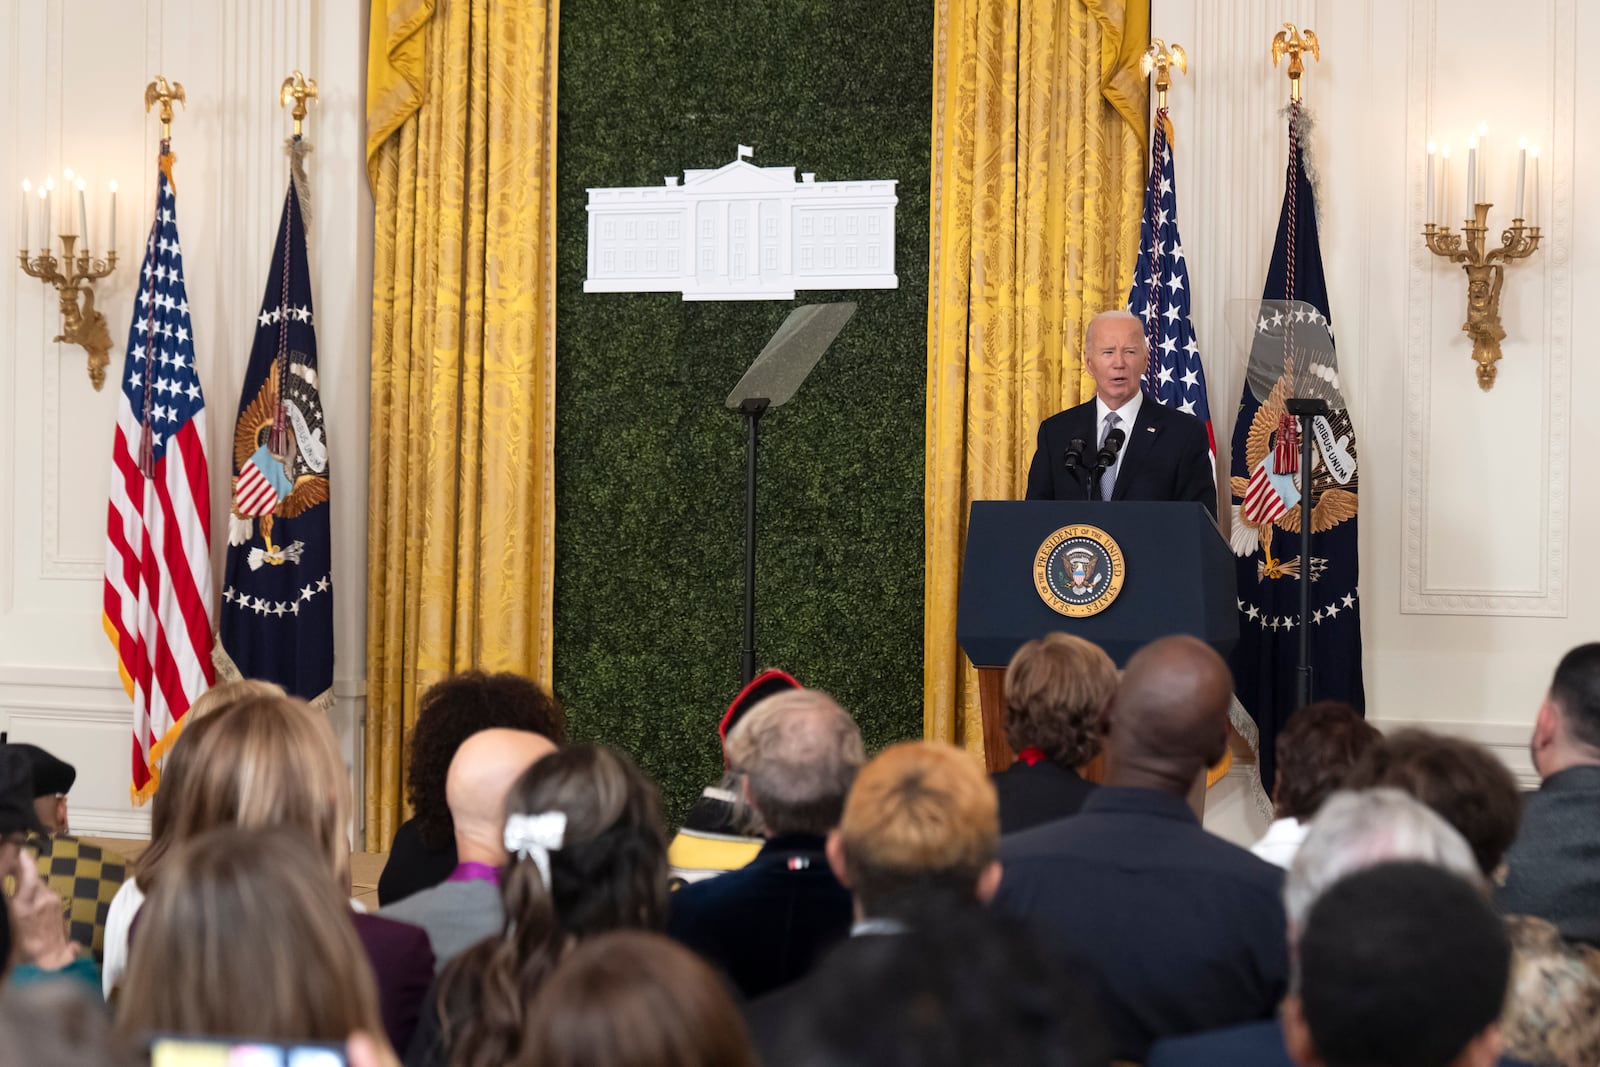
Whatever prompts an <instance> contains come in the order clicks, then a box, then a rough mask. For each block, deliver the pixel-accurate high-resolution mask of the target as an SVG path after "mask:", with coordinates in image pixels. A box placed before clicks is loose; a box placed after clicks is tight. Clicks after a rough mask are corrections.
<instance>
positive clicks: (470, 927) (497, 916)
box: [378, 879, 505, 974]
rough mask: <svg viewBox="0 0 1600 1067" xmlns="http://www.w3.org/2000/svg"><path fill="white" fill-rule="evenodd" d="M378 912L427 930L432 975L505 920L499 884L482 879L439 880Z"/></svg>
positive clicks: (494, 930)
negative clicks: (432, 966) (430, 945)
mask: <svg viewBox="0 0 1600 1067" xmlns="http://www.w3.org/2000/svg"><path fill="white" fill-rule="evenodd" d="M378 914H379V915H381V916H383V917H384V918H385V919H398V920H400V921H401V922H406V923H410V924H411V925H413V926H420V927H422V928H423V929H424V930H426V931H427V932H428V940H429V941H430V942H432V943H433V959H434V973H435V974H437V973H438V972H440V971H442V970H444V965H445V964H447V963H449V962H450V961H451V960H453V959H455V958H456V957H457V956H459V955H461V953H462V952H464V951H466V950H467V949H469V948H471V947H472V946H473V945H476V944H477V943H478V942H479V941H482V940H483V939H484V938H486V937H491V936H493V935H494V934H497V933H499V932H500V927H501V925H502V924H503V923H504V921H505V910H504V906H503V905H502V904H501V902H500V887H499V886H497V885H495V884H494V883H493V882H486V881H483V880H481V879H475V880H473V881H470V882H441V883H439V884H438V885H436V886H434V887H433V888H432V889H424V890H423V891H422V892H420V893H413V894H411V896H409V897H406V898H405V899H404V900H400V901H396V902H395V903H393V904H390V905H389V906H388V907H387V908H384V909H382V910H381V911H379V912H378Z"/></svg>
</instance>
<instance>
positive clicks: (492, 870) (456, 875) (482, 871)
mask: <svg viewBox="0 0 1600 1067" xmlns="http://www.w3.org/2000/svg"><path fill="white" fill-rule="evenodd" d="M445 881H447V882H493V883H494V884H495V885H499V884H500V868H498V867H491V866H489V865H488V864H487V863H476V862H472V861H468V862H466V863H460V864H457V865H456V869H455V870H453V871H451V872H450V877H449V878H446V879H445Z"/></svg>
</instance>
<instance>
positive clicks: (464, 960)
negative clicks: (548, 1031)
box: [406, 745, 667, 1067]
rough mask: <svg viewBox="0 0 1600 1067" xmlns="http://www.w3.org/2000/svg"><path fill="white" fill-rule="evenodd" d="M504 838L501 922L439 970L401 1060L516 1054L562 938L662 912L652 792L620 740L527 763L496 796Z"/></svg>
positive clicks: (461, 1065) (481, 1064)
mask: <svg viewBox="0 0 1600 1067" xmlns="http://www.w3.org/2000/svg"><path fill="white" fill-rule="evenodd" d="M505 846H506V852H507V853H508V854H509V856H510V862H509V864H508V865H507V867H506V869H505V872H504V875H503V876H502V878H501V882H500V891H501V897H502V900H503V901H504V904H505V925H504V926H503V927H502V928H501V930H500V933H498V934H497V935H495V936H494V937H491V938H488V939H486V940H484V941H481V942H479V943H478V944H477V945H474V946H473V947H472V948H470V949H468V950H467V951H465V952H463V953H462V954H461V955H460V956H458V957H457V958H456V959H455V960H454V961H452V962H451V964H450V965H449V966H448V967H446V968H445V970H444V972H443V973H442V974H441V975H440V976H439V981H438V983H437V985H436V987H435V997H434V998H432V999H433V1001H434V1002H433V1004H431V1005H430V1006H429V1007H428V1008H427V1009H426V1010H425V1012H424V1017H423V1019H422V1021H421V1023H420V1025H419V1026H418V1028H417V1035H416V1038H415V1039H414V1040H413V1041H412V1044H411V1049H410V1052H409V1054H408V1055H407V1056H406V1063H407V1065H408V1067H424V1065H440V1067H442V1065H443V1064H445V1063H449V1064H452V1065H455V1067H490V1065H493V1067H499V1065H501V1064H506V1063H514V1062H519V1059H518V1056H519V1053H520V1050H521V1045H522V1032H523V1031H522V1024H523V1016H524V1014H525V1013H526V1008H527V1005H528V1003H529V1002H530V1001H531V1000H532V999H533V995H534V993H535V992H536V991H537V990H538V988H539V986H540V985H541V984H542V983H543V982H544V980H545V978H546V977H547V976H548V975H549V974H550V972H551V971H552V970H553V969H554V968H555V966H556V964H557V963H558V962H560V960H561V958H562V956H563V955H564V954H565V953H566V952H567V950H568V949H569V948H570V947H571V946H572V945H574V944H576V943H577V942H579V941H582V940H584V939H586V938H589V937H592V936H594V935H596V934H600V933H605V932H606V931H609V930H618V929H643V930H659V929H660V928H661V926H662V924H663V922H664V921H665V917H666V910H667V836H666V827H665V825H664V824H663V822H662V818H661V798H660V793H659V792H658V791H657V789H656V787H655V785H654V784H653V783H652V782H651V781H650V780H649V779H648V778H646V777H645V776H644V775H643V774H642V773H640V771H639V769H638V768H637V767H635V766H634V764H633V761H632V760H630V759H629V758H628V757H627V756H626V755H624V754H623V753H621V752H618V751H615V750H613V749H609V748H604V747H600V746H591V745H578V746H574V747H571V748H565V749H561V750H559V751H557V752H554V753H552V754H550V755H548V756H545V757H544V758H543V759H541V760H540V761H539V762H538V763H536V764H534V765H533V766H532V767H530V768H529V769H528V770H527V771H526V772H525V773H524V774H523V775H522V777H521V778H519V779H518V780H517V783H516V785H514V786H512V788H511V792H510V794H509V795H508V796H507V797H506V825H505Z"/></svg>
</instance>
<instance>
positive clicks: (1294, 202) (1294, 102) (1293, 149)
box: [1272, 22, 1329, 710]
mask: <svg viewBox="0 0 1600 1067" xmlns="http://www.w3.org/2000/svg"><path fill="white" fill-rule="evenodd" d="M1305 52H1309V53H1311V58H1313V59H1317V60H1320V59H1321V58H1322V47H1321V45H1320V43H1319V42H1318V41H1317V35H1316V32H1315V31H1314V30H1299V29H1296V28H1295V25H1294V23H1292V22H1285V23H1284V24H1283V29H1282V30H1280V31H1278V33H1277V35H1276V36H1274V37H1273V38H1272V65H1273V66H1274V67H1276V66H1277V65H1278V61H1279V60H1280V59H1282V58H1283V57H1284V56H1285V55H1287V56H1288V57H1289V70H1288V74H1289V107H1290V111H1289V157H1290V158H1289V183H1290V184H1289V191H1288V202H1289V234H1290V242H1289V249H1288V257H1289V262H1288V267H1289V269H1288V271H1287V272H1286V273H1287V285H1286V291H1285V293H1284V294H1283V295H1284V299H1285V300H1286V301H1290V302H1292V301H1293V300H1294V299H1295V295H1294V256H1295V251H1296V250H1295V247H1294V236H1293V235H1294V233H1295V230H1296V226H1295V221H1296V220H1295V215H1296V214H1297V209H1298V207H1299V203H1300V197H1299V189H1298V185H1299V181H1300V158H1299V157H1300V138H1299V134H1300V81H1301V79H1302V78H1303V77H1304V76H1305V69H1306V68H1305V62H1304V60H1303V59H1302V58H1301V54H1302V53H1305ZM1293 336H1294V330H1293V327H1292V326H1290V327H1289V328H1288V329H1286V330H1285V332H1284V359H1285V364H1286V365H1285V366H1284V371H1285V372H1286V373H1289V372H1291V371H1292V366H1293V365H1292V363H1290V362H1289V361H1290V360H1291V359H1292V358H1293V352H1292V351H1291V349H1292V347H1293V342H1292V338H1293ZM1295 377H1296V378H1297V379H1298V378H1299V375H1296V376H1295ZM1301 384H1302V383H1301V382H1299V381H1297V382H1296V385H1297V386H1298V385H1301ZM1295 391H1296V392H1300V391H1301V390H1300V389H1299V388H1297V389H1296V390H1295ZM1284 409H1285V410H1286V411H1287V412H1288V413H1289V414H1290V415H1292V416H1294V417H1295V418H1296V419H1297V420H1298V421H1299V424H1300V590H1299V592H1300V633H1299V635H1298V636H1299V642H1298V645H1299V647H1298V649H1297V653H1298V654H1297V657H1296V660H1297V662H1296V664H1295V708H1296V710H1298V709H1300V708H1303V707H1305V706H1306V705H1307V704H1309V703H1311V695H1312V681H1313V679H1312V668H1311V577H1312V570H1313V567H1312V563H1311V523H1312V499H1311V498H1312V491H1313V488H1312V479H1311V462H1312V453H1311V434H1312V432H1313V430H1312V428H1313V426H1314V424H1315V420H1316V419H1317V418H1318V417H1319V416H1320V417H1323V418H1326V417H1327V415H1328V412H1329V408H1328V402H1327V401H1326V400H1323V399H1320V398H1316V397H1292V398H1290V399H1288V400H1286V401H1285V402H1284Z"/></svg>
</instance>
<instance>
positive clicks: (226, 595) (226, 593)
mask: <svg viewBox="0 0 1600 1067" xmlns="http://www.w3.org/2000/svg"><path fill="white" fill-rule="evenodd" d="M222 599H223V600H226V601H227V602H228V603H230V604H232V603H233V586H231V585H230V586H228V588H226V589H224V590H223V591H222Z"/></svg>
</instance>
